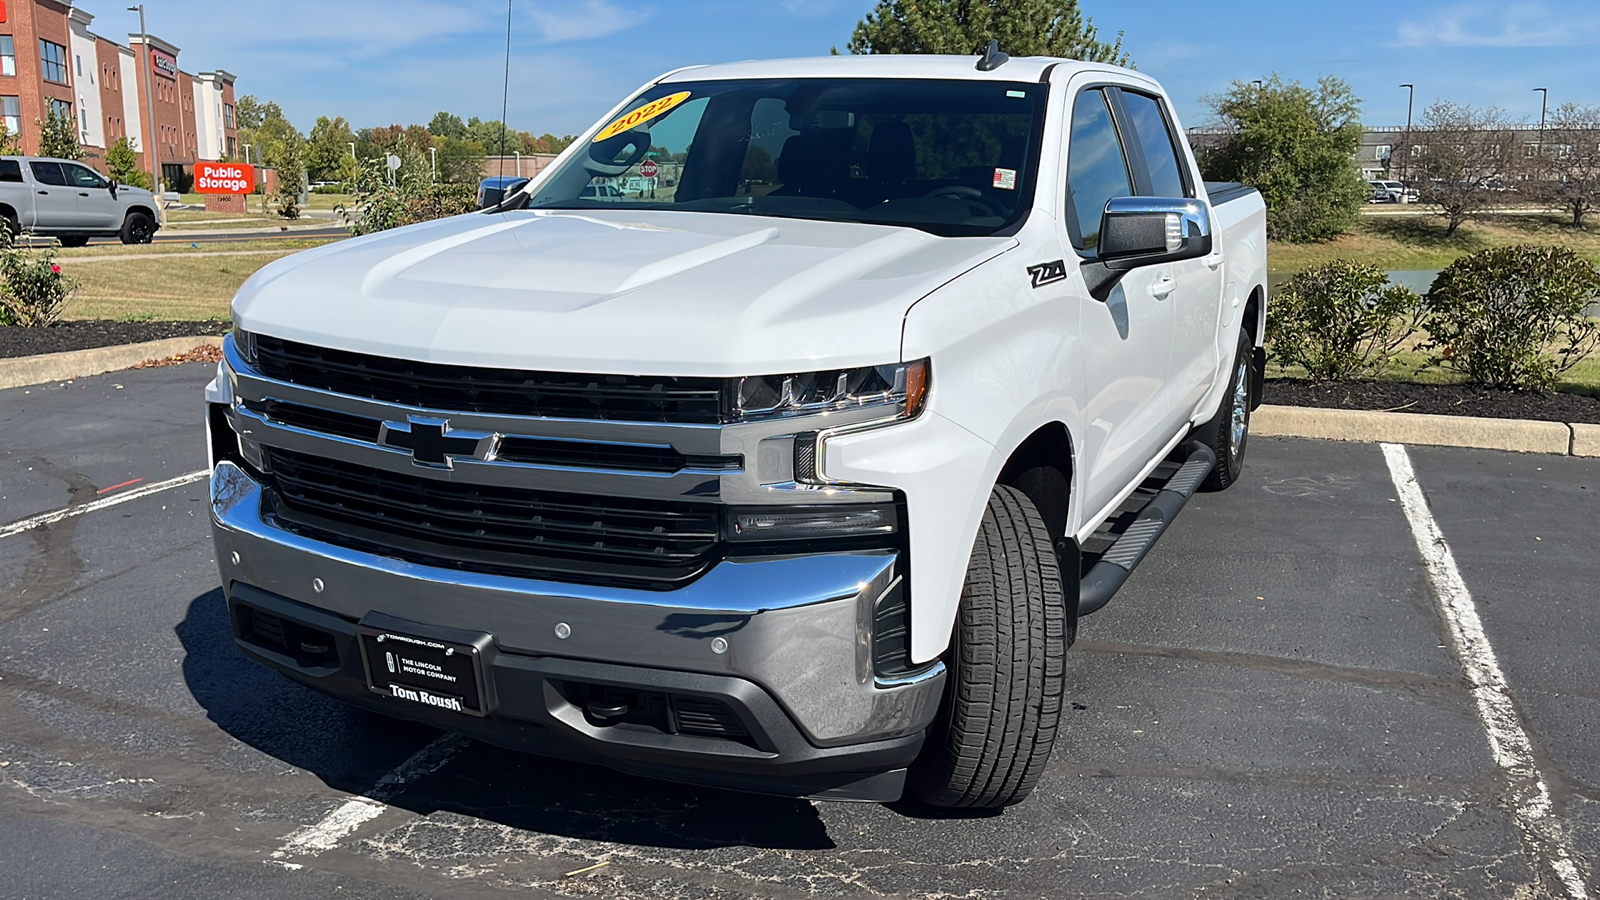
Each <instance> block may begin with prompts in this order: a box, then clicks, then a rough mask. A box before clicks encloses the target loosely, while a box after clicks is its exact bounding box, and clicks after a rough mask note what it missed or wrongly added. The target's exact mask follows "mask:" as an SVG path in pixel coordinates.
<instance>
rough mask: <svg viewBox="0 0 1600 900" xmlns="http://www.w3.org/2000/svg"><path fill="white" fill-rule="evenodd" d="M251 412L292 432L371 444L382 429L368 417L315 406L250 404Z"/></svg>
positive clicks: (275, 403) (273, 402) (248, 406)
mask: <svg viewBox="0 0 1600 900" xmlns="http://www.w3.org/2000/svg"><path fill="white" fill-rule="evenodd" d="M245 406H246V408H247V409H249V410H250V411H251V412H255V413H259V414H260V415H263V416H266V417H267V418H268V419H271V420H272V421H274V422H277V423H279V424H282V425H288V426H290V427H291V428H304V429H305V430H307V431H315V432H318V433H319V434H332V435H338V436H339V437H344V438H350V439H352V440H357V441H367V442H369V443H374V444H375V443H377V442H378V433H379V431H380V430H381V429H382V428H383V423H382V422H380V421H378V420H377V419H369V418H366V417H365V416H352V415H349V414H348V413H341V412H334V411H333V410H330V409H317V408H316V407H312V406H301V405H300V404H298V403H280V402H279V401H277V400H266V401H261V402H255V401H252V402H249V403H247V404H245Z"/></svg>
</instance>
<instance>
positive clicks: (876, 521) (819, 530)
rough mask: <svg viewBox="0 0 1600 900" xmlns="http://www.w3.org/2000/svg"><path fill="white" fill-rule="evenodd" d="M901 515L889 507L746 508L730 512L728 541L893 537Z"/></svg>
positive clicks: (892, 507)
mask: <svg viewBox="0 0 1600 900" xmlns="http://www.w3.org/2000/svg"><path fill="white" fill-rule="evenodd" d="M899 529H900V522H899V515H898V514H897V512H896V510H895V507H894V506H892V505H889V504H882V505H878V504H874V505H867V506H863V505H843V504H838V505H832V506H806V507H797V506H775V507H771V508H766V509H753V508H749V507H745V508H742V509H732V510H729V511H728V528H727V534H728V540H729V541H737V542H745V543H754V542H761V541H804V540H826V539H829V538H846V537H865V536H872V535H885V534H894V533H895V532H896V531H898V530H899Z"/></svg>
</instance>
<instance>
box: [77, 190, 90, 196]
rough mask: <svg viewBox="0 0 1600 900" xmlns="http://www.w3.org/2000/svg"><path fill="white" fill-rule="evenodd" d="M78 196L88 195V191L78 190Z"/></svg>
mask: <svg viewBox="0 0 1600 900" xmlns="http://www.w3.org/2000/svg"><path fill="white" fill-rule="evenodd" d="M78 196H79V197H87V196H89V192H88V191H79V192H78Z"/></svg>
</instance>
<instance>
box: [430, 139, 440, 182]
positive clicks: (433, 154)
mask: <svg viewBox="0 0 1600 900" xmlns="http://www.w3.org/2000/svg"><path fill="white" fill-rule="evenodd" d="M428 157H429V158H430V160H431V161H432V164H433V183H434V184H438V183H439V148H438V147H429V148H428Z"/></svg>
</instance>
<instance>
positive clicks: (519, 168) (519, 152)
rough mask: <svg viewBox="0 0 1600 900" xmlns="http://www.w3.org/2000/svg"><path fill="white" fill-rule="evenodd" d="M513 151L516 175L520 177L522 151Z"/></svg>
mask: <svg viewBox="0 0 1600 900" xmlns="http://www.w3.org/2000/svg"><path fill="white" fill-rule="evenodd" d="M515 152H516V154H517V177H518V178H521V177H522V151H521V150H517V151H515Z"/></svg>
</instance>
